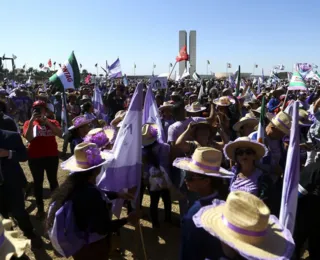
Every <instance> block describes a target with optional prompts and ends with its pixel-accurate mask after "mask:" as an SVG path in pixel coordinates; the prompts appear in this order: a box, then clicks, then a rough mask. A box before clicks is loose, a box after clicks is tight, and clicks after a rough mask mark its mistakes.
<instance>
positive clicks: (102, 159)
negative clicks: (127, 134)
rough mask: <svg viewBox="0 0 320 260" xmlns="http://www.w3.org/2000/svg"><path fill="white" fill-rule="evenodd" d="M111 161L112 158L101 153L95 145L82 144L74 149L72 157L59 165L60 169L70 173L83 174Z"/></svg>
mask: <svg viewBox="0 0 320 260" xmlns="http://www.w3.org/2000/svg"><path fill="white" fill-rule="evenodd" d="M112 160H113V156H112V155H111V154H109V153H103V152H101V151H100V149H99V148H98V146H97V145H96V144H94V143H86V142H82V143H80V144H78V145H77V146H76V147H75V148H74V155H73V156H72V157H70V158H69V159H68V160H67V161H64V162H63V163H61V168H62V169H63V170H67V171H71V172H84V171H88V170H91V169H94V168H97V167H100V166H102V165H105V164H107V163H110V162H111V161H112Z"/></svg>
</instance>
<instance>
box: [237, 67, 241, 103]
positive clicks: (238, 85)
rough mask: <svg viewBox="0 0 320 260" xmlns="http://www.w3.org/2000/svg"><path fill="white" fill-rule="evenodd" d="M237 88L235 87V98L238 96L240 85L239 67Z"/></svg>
mask: <svg viewBox="0 0 320 260" xmlns="http://www.w3.org/2000/svg"><path fill="white" fill-rule="evenodd" d="M237 76H238V77H237V87H236V97H237V96H239V92H240V83H241V70H240V65H239V68H238V75H237Z"/></svg>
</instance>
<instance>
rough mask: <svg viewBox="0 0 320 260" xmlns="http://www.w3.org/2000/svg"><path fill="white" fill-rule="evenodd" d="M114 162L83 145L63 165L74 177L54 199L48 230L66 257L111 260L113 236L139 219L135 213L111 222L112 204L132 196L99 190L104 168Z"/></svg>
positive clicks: (89, 144)
mask: <svg viewBox="0 0 320 260" xmlns="http://www.w3.org/2000/svg"><path fill="white" fill-rule="evenodd" d="M111 160H112V158H111V157H108V156H107V155H106V154H105V153H102V152H101V151H100V149H99V148H98V146H97V145H96V144H94V143H86V142H83V143H80V144H78V145H77V146H76V147H75V150H74V156H72V157H71V158H69V159H68V160H67V161H65V162H63V163H62V165H61V166H62V168H63V169H64V170H68V171H70V172H72V174H70V175H69V176H68V177H67V179H66V180H65V181H64V183H63V184H62V185H61V186H60V187H59V188H58V189H57V190H56V191H55V192H54V194H53V195H52V201H51V204H50V209H49V213H48V217H47V223H46V226H47V229H48V233H49V237H50V240H51V243H52V245H53V247H54V248H55V249H56V250H57V251H58V252H59V253H60V254H61V255H63V256H64V257H70V256H72V257H73V259H75V260H84V259H86V260H87V259H108V254H109V248H110V239H111V236H110V234H111V233H112V232H116V231H118V230H119V229H120V228H121V227H122V226H124V225H125V224H127V223H128V222H130V223H134V222H135V221H136V219H137V217H136V213H134V212H132V213H130V214H129V215H128V217H127V218H122V219H117V220H112V218H111V214H110V212H109V208H108V204H109V203H110V201H109V200H112V199H116V198H121V199H127V200H131V199H133V195H131V194H129V193H125V192H118V193H116V192H109V191H108V192H106V191H103V190H101V189H99V188H98V187H97V186H96V177H97V176H98V175H99V173H100V171H101V167H102V166H103V165H106V164H108V163H110V161H111Z"/></svg>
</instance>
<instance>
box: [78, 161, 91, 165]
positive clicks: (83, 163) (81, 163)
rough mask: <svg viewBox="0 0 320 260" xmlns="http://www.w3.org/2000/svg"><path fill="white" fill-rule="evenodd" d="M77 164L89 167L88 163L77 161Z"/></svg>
mask: <svg viewBox="0 0 320 260" xmlns="http://www.w3.org/2000/svg"><path fill="white" fill-rule="evenodd" d="M76 162H77V164H80V165H89V163H88V162H80V161H76Z"/></svg>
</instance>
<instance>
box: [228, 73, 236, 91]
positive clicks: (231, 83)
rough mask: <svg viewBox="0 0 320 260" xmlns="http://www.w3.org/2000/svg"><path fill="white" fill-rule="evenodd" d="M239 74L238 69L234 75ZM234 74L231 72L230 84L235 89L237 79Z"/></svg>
mask: <svg viewBox="0 0 320 260" xmlns="http://www.w3.org/2000/svg"><path fill="white" fill-rule="evenodd" d="M235 75H237V71H236V73H235V74H234V76H235ZM234 76H233V75H231V74H229V83H230V86H231V87H232V88H233V89H234V88H235V87H236V85H235V80H234Z"/></svg>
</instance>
